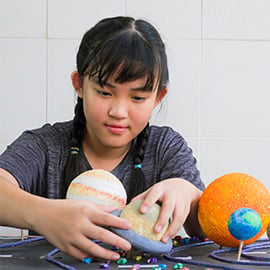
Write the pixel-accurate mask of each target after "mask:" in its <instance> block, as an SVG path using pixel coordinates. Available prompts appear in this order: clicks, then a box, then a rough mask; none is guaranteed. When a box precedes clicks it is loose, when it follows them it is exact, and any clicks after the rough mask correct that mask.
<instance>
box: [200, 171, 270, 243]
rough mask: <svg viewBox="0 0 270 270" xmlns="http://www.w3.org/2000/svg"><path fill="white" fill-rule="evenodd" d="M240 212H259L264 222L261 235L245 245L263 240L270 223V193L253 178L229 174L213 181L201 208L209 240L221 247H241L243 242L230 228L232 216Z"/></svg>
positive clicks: (201, 219)
mask: <svg viewBox="0 0 270 270" xmlns="http://www.w3.org/2000/svg"><path fill="white" fill-rule="evenodd" d="M239 208H250V209H253V210H254V211H256V213H257V214H258V215H259V217H260V219H261V229H260V230H259V232H258V233H257V234H256V235H255V236H253V237H252V238H250V239H248V240H244V244H245V245H246V244H250V243H253V242H254V241H256V240H257V239H258V238H259V237H261V236H262V235H263V234H264V233H265V232H266V228H267V225H268V224H269V223H270V193H269V191H268V189H267V188H266V187H265V186H264V185H263V184H262V183H261V182H260V181H259V180H257V179H256V178H254V177H253V176H250V175H247V174H244V173H229V174H226V175H223V176H221V177H218V178H217V179H215V180H214V181H212V182H211V183H210V184H209V185H208V186H207V187H206V189H205V190H204V192H203V193H202V196H201V199H200V201H199V206H198V219H199V223H200V225H201V227H202V230H203V231H204V233H205V234H206V236H207V238H210V239H211V240H212V241H214V242H215V243H217V244H219V245H221V246H227V247H238V246H239V240H238V239H236V238H235V237H233V236H232V235H231V233H230V231H229V228H228V222H229V219H230V217H231V215H232V213H233V212H234V211H236V210H238V209H239Z"/></svg>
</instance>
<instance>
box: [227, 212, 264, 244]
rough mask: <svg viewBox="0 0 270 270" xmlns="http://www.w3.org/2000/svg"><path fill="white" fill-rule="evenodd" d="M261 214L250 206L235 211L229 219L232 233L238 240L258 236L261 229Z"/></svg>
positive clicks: (229, 227)
mask: <svg viewBox="0 0 270 270" xmlns="http://www.w3.org/2000/svg"><path fill="white" fill-rule="evenodd" d="M261 225H262V223H261V218H260V216H259V214H258V213H257V212H256V211H254V210H253V209H250V208H239V209H237V210H236V211H234V212H233V213H232V214H231V216H230V218H229V221H228V229H229V232H230V233H231V235H232V236H233V237H234V238H235V239H238V240H248V239H251V238H252V237H254V236H256V235H257V234H258V232H259V231H260V229H261Z"/></svg>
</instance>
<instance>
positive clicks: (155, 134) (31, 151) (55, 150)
mask: <svg viewBox="0 0 270 270" xmlns="http://www.w3.org/2000/svg"><path fill="white" fill-rule="evenodd" d="M71 130H72V121H69V122H63V123H56V124H54V125H50V124H46V125H44V126H43V127H41V128H39V129H35V130H29V131H25V132H24V133H23V134H22V135H21V136H20V137H19V138H17V139H16V140H15V141H14V142H13V143H12V144H11V145H10V146H8V147H7V149H6V150H5V151H4V152H3V153H2V154H1V156H0V167H1V168H3V169H5V170H7V171H9V172H10V173H11V174H12V175H13V176H14V177H15V178H16V179H17V181H18V183H19V185H20V187H21V188H22V189H24V190H26V191H28V192H30V193H32V194H36V195H39V196H43V197H47V198H61V195H60V194H61V183H62V180H63V175H64V168H65V164H66V161H67V158H68V155H69V150H70V149H69V148H70V145H69V144H70V140H71ZM133 151H134V148H133V147H131V149H130V151H129V152H128V153H127V155H126V156H125V157H124V159H123V160H122V161H121V162H120V164H119V165H118V166H117V167H116V168H115V169H114V170H113V171H112V172H111V173H113V174H114V175H115V176H116V177H118V178H119V179H120V180H121V181H122V183H123V184H124V186H125V187H127V186H129V185H132V173H133V166H134V163H133ZM79 158H80V167H81V170H82V171H86V170H90V169H92V168H91V165H90V164H89V163H88V161H87V159H86V157H85V155H84V153H83V151H80V153H79ZM142 170H143V172H144V175H145V178H146V181H147V183H146V184H147V187H149V186H151V185H153V184H154V183H157V182H159V181H161V180H164V179H167V178H172V177H180V178H184V179H185V180H188V181H190V182H191V183H193V184H194V185H195V186H196V187H198V188H199V189H201V190H203V189H204V184H203V183H202V181H201V179H200V173H199V170H198V169H197V166H196V159H195V158H194V157H193V155H192V150H191V149H190V148H189V147H188V145H187V143H186V141H185V140H184V138H183V137H182V136H181V135H180V134H179V133H177V132H176V131H174V130H173V129H172V128H170V127H158V126H151V127H150V137H149V141H148V143H147V146H146V149H145V155H144V160H143V164H142ZM180 181H181V180H180Z"/></svg>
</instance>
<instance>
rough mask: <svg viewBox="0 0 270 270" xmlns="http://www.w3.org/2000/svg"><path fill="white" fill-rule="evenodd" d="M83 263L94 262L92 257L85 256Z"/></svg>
mask: <svg viewBox="0 0 270 270" xmlns="http://www.w3.org/2000/svg"><path fill="white" fill-rule="evenodd" d="M82 262H83V263H86V264H90V263H91V262H92V259H91V258H84V259H83V260H82Z"/></svg>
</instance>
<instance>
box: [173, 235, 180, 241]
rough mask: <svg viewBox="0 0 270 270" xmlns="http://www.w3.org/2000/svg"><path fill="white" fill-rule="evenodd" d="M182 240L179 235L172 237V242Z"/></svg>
mask: <svg viewBox="0 0 270 270" xmlns="http://www.w3.org/2000/svg"><path fill="white" fill-rule="evenodd" d="M181 239H182V237H181V236H180V235H176V236H175V237H174V240H176V241H180V240H181Z"/></svg>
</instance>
